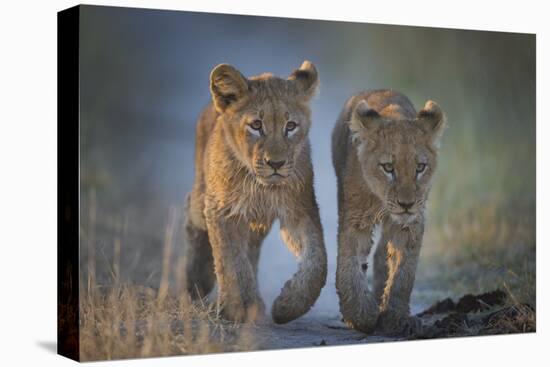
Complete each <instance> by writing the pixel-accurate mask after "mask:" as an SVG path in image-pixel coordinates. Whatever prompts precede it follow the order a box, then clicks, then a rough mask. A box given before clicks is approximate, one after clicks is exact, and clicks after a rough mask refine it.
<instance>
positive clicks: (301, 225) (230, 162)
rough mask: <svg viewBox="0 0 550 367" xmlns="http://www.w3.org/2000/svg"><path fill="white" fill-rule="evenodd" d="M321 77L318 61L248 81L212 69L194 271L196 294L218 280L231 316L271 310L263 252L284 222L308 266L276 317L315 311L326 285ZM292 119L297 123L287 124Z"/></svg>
mask: <svg viewBox="0 0 550 367" xmlns="http://www.w3.org/2000/svg"><path fill="white" fill-rule="evenodd" d="M317 84H318V77H317V71H316V69H315V67H314V66H313V64H311V63H310V62H308V61H305V62H304V63H303V64H302V66H301V67H300V68H299V69H297V70H295V71H294V72H293V73H292V74H291V76H290V77H289V78H288V79H281V78H277V77H274V76H272V75H271V74H262V75H260V76H258V77H253V78H249V79H247V78H245V77H244V76H243V75H242V74H241V73H240V72H239V71H238V70H236V69H235V68H233V67H232V66H230V65H226V64H222V65H218V66H217V67H216V68H214V70H213V71H212V73H211V77H210V88H211V92H212V103H211V104H209V105H208V106H207V107H206V108H205V109H204V111H203V113H202V115H201V117H200V118H199V121H198V124H197V135H196V161H195V165H196V167H195V169H196V173H195V183H194V186H193V190H192V191H191V193H190V195H189V198H188V209H187V221H186V234H187V252H186V254H187V256H186V261H187V267H186V268H187V271H186V276H187V286H188V290H189V291H190V293H191V294H193V295H196V296H204V295H206V294H207V293H209V292H210V290H211V289H212V287H213V285H214V282H215V280H217V282H218V287H219V289H218V306H219V310H220V312H221V313H222V315H223V317H224V318H226V319H230V320H235V321H246V320H250V319H252V320H253V319H256V318H258V317H260V316H261V315H262V314H263V309H264V306H263V303H262V300H261V298H260V296H259V293H258V284H257V267H258V258H259V253H260V246H261V243H262V241H263V239H264V237H265V236H266V235H267V233H268V232H269V230H270V228H271V225H272V223H273V221H274V220H276V219H278V220H279V221H280V225H281V237H282V239H283V241H284V242H285V244H286V245H287V247H288V248H289V249H290V250H291V251H292V253H293V254H294V255H295V256H296V257H297V259H298V263H299V265H298V271H297V272H296V273H295V274H294V276H293V277H292V279H290V280H289V281H287V282H286V283H285V284H284V287H283V288H282V290H281V294H280V295H279V297H277V299H276V300H275V302H274V304H273V307H272V317H273V319H274V321H275V322H277V323H285V322H288V321H291V320H293V319H295V318H297V317H299V316H301V315H303V314H304V313H306V312H307V311H308V310H309V309H310V308H311V306H312V305H313V303H314V302H315V301H316V299H317V298H318V296H319V294H320V292H321V288H322V287H323V286H324V285H325V281H326V272H327V264H326V250H325V245H324V242H323V232H322V228H321V222H320V219H319V209H318V206H317V202H316V199H315V194H314V191H313V170H312V164H311V158H310V143H309V138H308V131H309V128H310V124H311V121H310V115H311V113H310V109H309V105H308V102H309V100H310V98H311V97H312V96H313V95H314V93H315V91H316V87H317ZM255 120H260V121H261V126H262V132H261V134H260V132H258V131H256V130H253V129H252V128H251V125H250V124H251V123H252V122H253V121H255ZM288 121H293V122H294V123H296V124H297V130H296V129H295V130H293V131H292V132H289V131H287V130H285V129H286V127H287V126H290V125H287V124H288ZM255 134H258V135H260V136H256V135H255ZM269 162H279V164H280V167H276V166H270V164H271V163H269ZM275 173H277V174H278V175H274V174H275Z"/></svg>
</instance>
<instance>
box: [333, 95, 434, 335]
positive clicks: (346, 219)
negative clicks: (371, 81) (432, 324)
mask: <svg viewBox="0 0 550 367" xmlns="http://www.w3.org/2000/svg"><path fill="white" fill-rule="evenodd" d="M444 127H445V117H444V114H443V112H442V110H441V109H440V108H439V106H438V105H437V104H436V103H435V102H432V101H428V102H426V104H425V106H424V108H423V109H422V110H421V111H420V112H418V114H417V113H416V111H415V109H414V106H413V105H412V103H411V102H410V100H409V99H408V98H407V97H405V96H404V95H402V94H400V93H398V92H395V91H392V90H372V91H366V92H363V93H361V94H358V95H355V96H353V97H352V98H350V99H349V100H348V101H347V103H346V104H345V107H344V109H343V111H342V113H341V115H340V117H339V119H338V121H337V122H336V126H335V128H334V131H333V134H332V156H333V164H334V169H335V171H336V176H337V179H338V215H339V223H338V260H337V271H336V288H337V291H338V296H339V299H340V311H341V312H342V315H343V317H344V320H345V321H346V322H347V323H348V324H349V325H350V326H351V327H353V328H356V329H359V330H362V331H364V332H372V331H373V330H374V329H375V327H376V328H378V329H379V330H381V331H383V332H386V333H398V334H401V333H414V332H415V331H417V330H418V328H419V327H420V326H421V325H420V322H419V321H418V320H417V319H416V318H414V317H412V316H410V315H409V299H410V295H411V291H412V288H413V283H414V277H415V272H416V265H417V262H418V255H419V252H420V247H421V244H422V236H423V232H424V209H425V204H426V199H427V197H428V192H429V190H430V185H431V179H432V175H433V173H434V171H435V169H436V165H437V148H438V145H439V140H440V138H441V135H442V133H443V130H444ZM374 245H377V246H378V247H377V249H376V252H375V254H374V287H373V290H372V291H371V290H370V289H369V287H368V286H367V277H366V273H367V256H368V255H369V252H370V250H371V248H372V247H373V246H374Z"/></svg>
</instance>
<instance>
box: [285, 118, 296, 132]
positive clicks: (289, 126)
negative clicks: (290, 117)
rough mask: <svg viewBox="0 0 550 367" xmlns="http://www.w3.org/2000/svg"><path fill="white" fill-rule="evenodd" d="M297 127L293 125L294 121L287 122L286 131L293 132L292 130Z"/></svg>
mask: <svg viewBox="0 0 550 367" xmlns="http://www.w3.org/2000/svg"><path fill="white" fill-rule="evenodd" d="M297 127H298V124H297V123H295V122H294V121H289V122H287V123H286V127H285V129H286V131H289V132H290V131H293V130H294V129H296V128H297Z"/></svg>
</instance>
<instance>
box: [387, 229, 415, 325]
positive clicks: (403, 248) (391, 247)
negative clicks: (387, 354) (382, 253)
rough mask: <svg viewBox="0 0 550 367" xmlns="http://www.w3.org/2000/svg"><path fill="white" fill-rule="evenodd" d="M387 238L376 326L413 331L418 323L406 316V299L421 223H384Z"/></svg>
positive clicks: (407, 309)
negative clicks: (382, 288)
mask: <svg viewBox="0 0 550 367" xmlns="http://www.w3.org/2000/svg"><path fill="white" fill-rule="evenodd" d="M384 230H385V232H386V233H391V237H389V236H388V238H389V241H388V242H387V245H386V257H387V262H386V264H387V280H386V283H385V287H384V292H383V295H382V302H381V304H380V316H379V319H378V327H379V329H380V330H381V331H383V332H386V333H389V334H414V333H416V332H418V331H419V330H420V328H421V326H422V324H421V322H420V320H419V319H418V318H416V317H414V316H411V315H410V308H409V302H410V298H411V292H412V289H413V285H414V278H415V273H416V266H417V264H418V256H419V254H420V247H421V244H422V236H423V232H424V226H423V224H421V223H418V224H415V225H412V226H410V227H406V228H402V227H401V225H399V224H394V223H387V224H386V225H385V226H384Z"/></svg>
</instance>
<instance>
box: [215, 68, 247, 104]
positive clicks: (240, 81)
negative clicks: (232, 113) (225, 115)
mask: <svg viewBox="0 0 550 367" xmlns="http://www.w3.org/2000/svg"><path fill="white" fill-rule="evenodd" d="M210 92H211V93H212V101H213V102H214V106H215V107H216V110H217V111H218V112H223V111H225V110H226V109H227V107H229V105H230V104H232V103H234V102H235V101H238V100H240V99H241V98H243V97H245V96H247V95H248V82H247V81H246V78H245V77H244V76H243V75H242V74H241V73H240V72H239V71H238V70H237V69H235V68H234V67H233V66H231V65H229V64H220V65H218V66H216V67H215V68H214V69H212V72H211V73H210Z"/></svg>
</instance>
